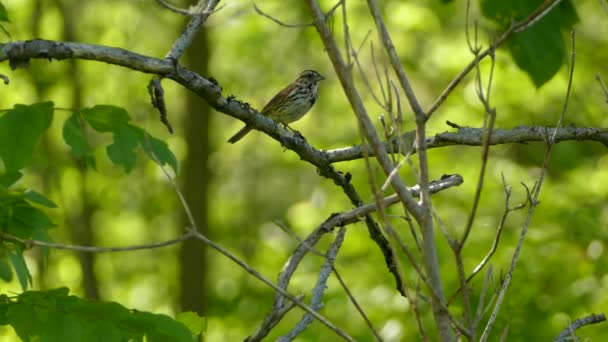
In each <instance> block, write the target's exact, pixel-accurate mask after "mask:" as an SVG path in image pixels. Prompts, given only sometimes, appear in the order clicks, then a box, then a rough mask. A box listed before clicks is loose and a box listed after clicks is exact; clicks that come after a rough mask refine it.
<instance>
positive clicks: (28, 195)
mask: <svg viewBox="0 0 608 342" xmlns="http://www.w3.org/2000/svg"><path fill="white" fill-rule="evenodd" d="M23 195H24V198H25V199H26V200H29V201H30V202H34V203H37V204H40V205H42V206H45V207H47V208H57V204H55V202H53V201H51V200H50V199H48V198H46V197H45V196H44V195H43V194H41V193H39V192H36V191H34V190H26V191H25V192H24V193H23Z"/></svg>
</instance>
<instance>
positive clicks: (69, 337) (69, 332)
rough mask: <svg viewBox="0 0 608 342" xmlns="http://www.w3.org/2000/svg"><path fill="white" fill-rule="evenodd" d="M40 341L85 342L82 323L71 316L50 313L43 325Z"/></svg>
mask: <svg viewBox="0 0 608 342" xmlns="http://www.w3.org/2000/svg"><path fill="white" fill-rule="evenodd" d="M40 339H41V340H42V341H45V342H70V341H73V342H80V341H85V340H84V339H83V323H82V322H80V320H78V319H77V318H76V317H74V316H73V315H69V314H57V313H55V312H51V313H50V314H49V315H48V320H46V322H45V324H44V327H43V329H42V332H41V334H40Z"/></svg>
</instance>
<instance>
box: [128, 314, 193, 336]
mask: <svg viewBox="0 0 608 342" xmlns="http://www.w3.org/2000/svg"><path fill="white" fill-rule="evenodd" d="M133 316H134V319H133V320H131V322H132V323H133V324H134V326H136V327H139V328H140V329H142V330H143V331H145V335H146V339H147V340H148V341H149V342H156V341H158V342H163V341H179V342H182V341H183V342H192V334H191V333H190V330H188V328H187V327H186V326H185V325H184V324H182V323H180V322H178V321H176V320H174V319H172V318H171V317H169V316H166V315H159V314H153V313H149V312H140V311H138V312H134V313H133Z"/></svg>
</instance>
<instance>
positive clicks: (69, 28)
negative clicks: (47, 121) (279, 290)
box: [56, 0, 100, 300]
mask: <svg viewBox="0 0 608 342" xmlns="http://www.w3.org/2000/svg"><path fill="white" fill-rule="evenodd" d="M56 4H57V6H58V7H59V9H60V11H61V13H62V15H63V39H64V40H65V41H73V42H76V41H78V37H77V33H76V32H77V31H76V28H75V25H76V24H75V22H74V18H78V14H79V12H80V10H81V5H80V4H79V3H78V2H75V1H70V0H57V1H56ZM68 68H69V70H70V72H69V73H68V77H69V79H70V82H69V84H70V91H71V93H72V108H81V107H82V87H83V82H82V78H81V73H80V68H79V65H78V61H77V60H75V59H70V60H68ZM76 163H77V164H78V171H79V176H80V180H79V183H80V198H81V203H82V208H81V211H80V212H70V213H69V217H68V220H69V222H70V227H71V229H70V232H71V235H72V241H74V243H75V244H78V245H85V246H95V245H96V242H95V236H94V234H93V227H92V226H91V218H92V215H93V213H94V212H95V209H96V208H95V204H93V203H92V201H91V198H89V195H88V193H87V191H86V176H87V172H88V170H87V166H86V163H85V162H84V161H83V160H77V161H76ZM95 258H96V255H95V253H85V252H79V253H78V259H79V260H80V271H81V272H82V287H83V289H84V294H85V297H86V298H88V299H94V300H99V299H100V294H99V282H98V279H97V275H96V274H95Z"/></svg>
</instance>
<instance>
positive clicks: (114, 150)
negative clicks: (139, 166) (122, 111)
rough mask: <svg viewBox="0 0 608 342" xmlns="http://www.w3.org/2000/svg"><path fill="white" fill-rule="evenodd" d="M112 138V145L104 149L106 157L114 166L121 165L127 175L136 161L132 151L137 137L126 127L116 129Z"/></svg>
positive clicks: (135, 145)
mask: <svg viewBox="0 0 608 342" xmlns="http://www.w3.org/2000/svg"><path fill="white" fill-rule="evenodd" d="M113 136H114V143H112V144H111V145H109V146H108V147H107V148H106V151H107V153H108V157H110V160H111V161H112V163H114V165H121V166H122V167H123V168H124V169H125V172H127V173H128V172H130V171H131V170H133V166H135V160H136V159H137V155H136V154H135V151H134V150H135V147H137V136H136V135H135V134H133V131H132V130H131V129H129V127H128V126H126V125H124V126H122V127H120V128H118V129H117V130H116V131H115V132H114V134H113Z"/></svg>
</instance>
